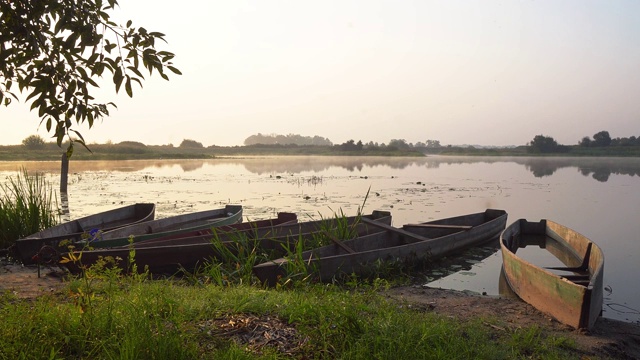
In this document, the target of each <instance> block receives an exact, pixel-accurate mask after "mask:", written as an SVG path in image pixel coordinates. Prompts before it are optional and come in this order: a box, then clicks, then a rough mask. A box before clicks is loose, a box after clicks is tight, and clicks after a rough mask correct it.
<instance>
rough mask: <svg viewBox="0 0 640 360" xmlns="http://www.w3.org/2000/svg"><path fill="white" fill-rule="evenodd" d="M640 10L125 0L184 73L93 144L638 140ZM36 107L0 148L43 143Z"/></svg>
mask: <svg viewBox="0 0 640 360" xmlns="http://www.w3.org/2000/svg"><path fill="white" fill-rule="evenodd" d="M638 14H640V1H637V0H629V1H618V0H600V1H589V0H563V1H557V0H542V1H540V0H535V1H534V0H527V1H517V0H501V1H493V0H478V1H456V0H442V1H429V0H421V1H406V0H405V1H398V0H396V1H381V0H366V1H365V0H359V1H354V0H340V1H331V0H324V1H307V0H290V1H288V0H283V1H272V0H234V1H194V0H185V1H180V2H176V1H165V0H135V1H133V0H120V7H119V8H117V9H116V10H115V11H113V12H112V17H113V18H114V19H118V21H119V22H120V23H125V22H126V21H127V20H129V19H131V20H132V21H133V24H134V25H136V26H142V27H145V28H146V29H147V30H149V31H159V32H162V33H164V34H166V40H167V41H168V43H167V44H158V46H157V48H159V49H162V50H167V51H171V52H173V53H175V55H176V57H175V59H174V65H175V66H176V67H178V68H179V69H180V70H181V71H182V73H183V75H182V76H177V75H172V74H171V73H169V75H170V81H168V82H167V81H165V80H163V79H161V78H160V77H159V76H155V75H154V76H152V77H149V76H146V80H145V81H144V82H143V86H144V88H142V89H140V88H139V87H134V96H133V98H129V97H128V96H127V95H126V93H125V92H124V91H122V92H121V93H119V94H116V93H115V88H114V86H113V83H112V82H111V81H110V79H109V78H106V79H104V81H101V82H100V84H101V87H100V89H97V90H96V95H95V97H96V99H97V100H99V101H101V102H110V101H113V102H114V103H116V104H117V106H118V108H117V109H113V110H111V116H109V117H106V118H104V119H103V120H101V121H98V122H96V123H95V124H94V126H93V127H92V128H91V129H88V128H87V127H86V126H77V127H76V129H77V130H80V131H81V132H82V134H83V136H84V137H85V140H86V141H87V142H88V143H104V142H108V141H111V142H113V143H118V142H121V141H140V142H143V143H145V144H149V145H165V144H173V145H175V146H177V145H179V144H180V143H181V142H182V140H184V139H191V140H195V141H198V142H201V143H202V144H203V145H204V146H210V145H219V146H232V145H242V144H243V142H244V140H245V139H246V138H247V137H249V136H250V135H254V134H258V133H262V134H283V135H286V134H299V135H303V136H315V135H318V136H322V137H325V138H328V139H329V140H331V141H332V142H333V143H334V144H340V143H343V142H345V141H348V140H351V139H353V140H355V141H358V140H362V141H363V142H365V143H366V142H369V141H373V142H378V143H388V142H389V141H390V140H391V139H404V140H406V141H407V142H410V143H416V142H420V141H421V142H426V140H439V141H440V143H441V144H443V145H448V144H451V145H460V144H477V145H496V146H507V145H524V144H526V143H527V142H529V141H531V140H532V139H533V138H534V136H536V135H545V136H551V137H553V138H554V139H555V140H556V141H558V143H560V144H565V145H573V144H577V143H578V142H579V141H580V139H582V138H583V137H584V136H589V137H591V136H592V135H593V134H595V133H597V132H599V131H602V130H606V131H608V132H609V134H610V135H611V137H613V138H615V137H629V136H640V101H638V96H639V94H640V41H639V36H640V21H637V16H638ZM29 106H30V104H29V103H24V102H21V103H18V102H13V103H12V104H11V105H10V106H9V107H8V108H5V107H2V108H0V125H1V126H2V128H3V130H2V131H0V144H5V145H8V144H19V143H21V141H22V139H24V138H26V137H27V136H29V135H32V134H39V135H41V136H43V137H44V138H45V139H48V138H50V137H51V136H52V134H48V133H47V132H46V129H45V128H44V126H43V125H42V126H41V125H40V119H39V118H38V116H37V112H30V111H29Z"/></svg>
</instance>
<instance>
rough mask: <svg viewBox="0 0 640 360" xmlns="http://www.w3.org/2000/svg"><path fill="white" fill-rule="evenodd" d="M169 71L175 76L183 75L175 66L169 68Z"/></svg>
mask: <svg viewBox="0 0 640 360" xmlns="http://www.w3.org/2000/svg"><path fill="white" fill-rule="evenodd" d="M167 69H169V70H171V71H172V72H173V73H174V74H178V75H182V72H181V71H180V70H178V69H177V68H175V67H173V66H167Z"/></svg>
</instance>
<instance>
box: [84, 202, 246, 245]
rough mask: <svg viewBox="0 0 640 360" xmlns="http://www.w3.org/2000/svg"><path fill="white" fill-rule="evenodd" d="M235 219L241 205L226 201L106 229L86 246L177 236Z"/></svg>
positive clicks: (232, 222)
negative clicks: (180, 213) (211, 206)
mask: <svg viewBox="0 0 640 360" xmlns="http://www.w3.org/2000/svg"><path fill="white" fill-rule="evenodd" d="M239 222H242V206H240V205H226V206H225V207H224V208H221V209H213V210H205V211H198V212H193V213H188V214H182V215H176V216H171V217H167V218H164V219H158V220H153V221H147V222H145V223H141V224H135V225H131V226H126V227H122V228H119V229H116V230H112V231H107V232H104V233H102V235H101V237H100V238H99V239H97V240H95V241H92V242H91V244H90V246H91V247H92V248H95V249H100V248H108V247H114V246H124V245H128V244H129V241H130V240H132V241H133V242H134V243H135V242H140V241H145V240H151V239H156V238H160V237H167V236H176V235H178V236H179V235H180V234H183V233H189V232H192V231H197V230H205V229H211V228H213V227H217V226H224V225H231V224H235V223H239Z"/></svg>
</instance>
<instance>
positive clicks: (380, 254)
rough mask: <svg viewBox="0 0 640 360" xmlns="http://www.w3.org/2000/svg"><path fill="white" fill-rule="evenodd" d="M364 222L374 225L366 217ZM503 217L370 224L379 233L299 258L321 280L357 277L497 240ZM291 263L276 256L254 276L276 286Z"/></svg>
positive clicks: (490, 212) (498, 213)
mask: <svg viewBox="0 0 640 360" xmlns="http://www.w3.org/2000/svg"><path fill="white" fill-rule="evenodd" d="M364 221H365V222H366V223H367V224H372V223H371V222H370V221H368V220H367V219H365V220H364ZM506 221H507V213H506V212H505V211H503V210H493V209H488V210H486V211H484V212H481V213H476V214H470V215H464V216H457V217H453V218H448V219H442V220H436V221H431V222H426V223H421V224H409V225H405V226H403V228H402V229H399V228H395V227H392V226H389V225H380V224H372V225H375V226H376V227H378V228H379V231H378V232H376V233H373V234H370V235H367V236H361V237H358V238H355V239H352V240H344V241H336V242H335V244H332V245H328V246H324V247H320V248H317V249H314V250H310V251H306V252H304V253H303V254H302V260H303V262H304V264H305V266H306V267H307V269H308V271H309V272H310V273H313V274H314V275H316V276H317V277H318V279H319V280H320V281H331V280H332V279H333V278H335V276H336V275H338V274H340V273H346V274H351V273H356V274H361V273H363V272H365V271H367V270H368V269H370V268H371V264H372V263H373V262H376V261H379V260H397V259H401V260H407V259H416V258H425V259H434V258H438V257H441V256H444V255H447V254H450V253H453V252H456V251H460V250H462V249H464V248H467V247H469V246H473V245H478V244H481V243H485V242H488V241H490V240H496V239H498V237H499V236H500V233H501V232H502V230H503V229H504V228H505V225H506ZM288 262H290V260H289V259H286V258H280V259H276V260H273V261H268V262H265V263H262V264H258V265H256V266H254V267H253V273H254V274H255V275H256V276H257V277H258V279H260V281H261V282H263V283H266V284H267V285H269V286H274V285H275V284H276V283H277V279H278V278H279V277H283V276H286V275H287V274H286V266H285V265H286V264H287V263H288Z"/></svg>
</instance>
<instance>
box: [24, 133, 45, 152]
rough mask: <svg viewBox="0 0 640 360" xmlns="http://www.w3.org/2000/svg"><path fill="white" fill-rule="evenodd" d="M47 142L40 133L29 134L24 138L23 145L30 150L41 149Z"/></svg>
mask: <svg viewBox="0 0 640 360" xmlns="http://www.w3.org/2000/svg"><path fill="white" fill-rule="evenodd" d="M45 144H46V142H45V141H44V139H43V138H42V137H41V136H40V135H29V136H27V137H26V138H24V140H22V145H23V146H24V147H26V148H27V149H30V150H39V149H42V148H44V146H45Z"/></svg>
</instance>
